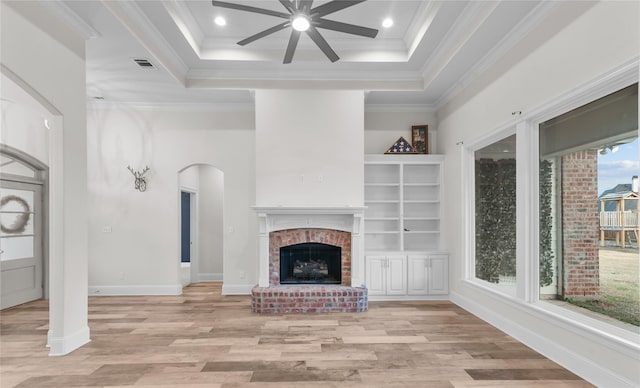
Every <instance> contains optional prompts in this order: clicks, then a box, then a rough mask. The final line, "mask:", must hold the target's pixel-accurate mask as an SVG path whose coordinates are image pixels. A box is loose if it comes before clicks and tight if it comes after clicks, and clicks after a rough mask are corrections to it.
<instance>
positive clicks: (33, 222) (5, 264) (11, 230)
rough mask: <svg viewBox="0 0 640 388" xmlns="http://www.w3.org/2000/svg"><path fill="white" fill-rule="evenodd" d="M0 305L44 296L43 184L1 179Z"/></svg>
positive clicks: (13, 304) (8, 305)
mask: <svg viewBox="0 0 640 388" xmlns="http://www.w3.org/2000/svg"><path fill="white" fill-rule="evenodd" d="M0 223H1V228H0V308H2V309H5V308H7V307H12V306H15V305H18V304H21V303H26V302H30V301H32V300H36V299H40V298H42V297H43V281H42V272H43V271H42V268H43V252H42V250H43V249H42V230H43V229H42V186H41V185H38V184H31V183H20V182H13V181H7V180H3V179H0Z"/></svg>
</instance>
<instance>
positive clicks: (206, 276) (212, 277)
mask: <svg viewBox="0 0 640 388" xmlns="http://www.w3.org/2000/svg"><path fill="white" fill-rule="evenodd" d="M197 281H198V282H221V281H222V273H215V272H214V273H199V274H198V279H197Z"/></svg>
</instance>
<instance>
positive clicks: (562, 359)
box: [450, 292, 637, 388]
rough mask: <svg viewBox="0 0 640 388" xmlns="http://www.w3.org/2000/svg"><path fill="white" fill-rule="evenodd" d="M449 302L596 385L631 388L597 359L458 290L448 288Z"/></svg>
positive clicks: (631, 384) (625, 380) (628, 382)
mask: <svg viewBox="0 0 640 388" xmlns="http://www.w3.org/2000/svg"><path fill="white" fill-rule="evenodd" d="M450 296H451V298H450V300H451V302H453V303H455V304H457V305H458V306H460V307H462V308H463V309H465V310H467V311H469V312H470V313H472V314H474V315H476V316H477V317H479V318H480V319H482V320H484V321H486V322H488V323H490V324H491V325H493V326H495V327H497V328H498V329H500V330H502V331H504V332H505V333H507V334H508V335H510V336H512V337H513V338H515V339H517V340H518V341H520V342H522V343H523V344H525V345H527V346H529V347H530V348H532V349H534V350H535V351H537V352H538V353H540V354H542V355H544V356H545V357H547V358H549V359H551V360H552V361H554V362H556V363H558V364H560V365H562V366H563V367H565V368H567V369H568V370H570V371H571V372H573V373H575V374H577V375H578V376H580V377H582V378H583V379H585V380H587V381H589V382H590V383H592V384H595V385H596V386H598V387H611V388H613V387H616V388H627V387H628V388H634V387H637V385H636V384H635V383H634V382H632V381H629V380H627V379H626V378H624V377H622V376H619V375H617V374H615V373H614V372H613V371H611V370H609V369H606V368H604V367H602V366H600V365H598V364H597V363H595V362H593V361H591V360H589V359H587V358H585V357H583V356H582V355H580V354H578V353H575V352H573V351H571V350H570V349H568V348H567V347H565V346H562V345H561V344H557V343H555V342H553V341H551V340H550V339H549V338H548V337H545V336H543V335H540V334H538V333H536V332H534V331H532V330H530V329H529V328H527V327H524V326H522V325H519V324H518V323H516V322H514V321H512V320H509V319H507V318H505V317H504V316H502V315H500V314H497V313H496V312H495V311H493V310H490V309H488V308H486V307H485V306H483V305H481V304H478V303H476V302H474V301H472V300H470V299H468V298H466V297H464V296H462V295H460V294H457V293H455V292H451V294H450Z"/></svg>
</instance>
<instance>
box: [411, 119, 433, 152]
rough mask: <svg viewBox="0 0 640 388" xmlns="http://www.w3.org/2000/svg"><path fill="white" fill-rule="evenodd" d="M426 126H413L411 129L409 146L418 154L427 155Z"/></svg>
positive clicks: (427, 127)
mask: <svg viewBox="0 0 640 388" xmlns="http://www.w3.org/2000/svg"><path fill="white" fill-rule="evenodd" d="M428 129H429V126H428V125H413V126H412V127H411V145H412V146H413V149H414V150H416V152H417V153H419V154H428V153H429V138H428V136H427V134H428Z"/></svg>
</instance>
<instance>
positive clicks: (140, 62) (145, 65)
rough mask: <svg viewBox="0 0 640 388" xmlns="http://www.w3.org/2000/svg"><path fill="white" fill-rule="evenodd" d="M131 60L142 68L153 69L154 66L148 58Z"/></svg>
mask: <svg viewBox="0 0 640 388" xmlns="http://www.w3.org/2000/svg"><path fill="white" fill-rule="evenodd" d="M133 61H134V62H135V63H136V64H137V65H138V66H140V67H142V68H144V69H155V68H156V67H155V66H154V65H153V63H151V62H150V61H149V60H148V59H144V58H133Z"/></svg>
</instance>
